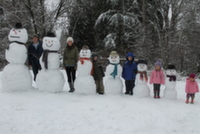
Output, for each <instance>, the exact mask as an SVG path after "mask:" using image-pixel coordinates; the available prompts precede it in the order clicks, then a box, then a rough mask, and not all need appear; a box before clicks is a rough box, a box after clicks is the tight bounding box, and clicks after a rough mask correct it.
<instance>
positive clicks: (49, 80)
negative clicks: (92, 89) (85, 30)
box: [36, 33, 65, 93]
mask: <svg viewBox="0 0 200 134" xmlns="http://www.w3.org/2000/svg"><path fill="white" fill-rule="evenodd" d="M42 47H43V49H44V52H43V54H42V56H41V58H40V64H41V67H42V70H41V71H40V72H39V73H38V76H37V78H36V85H37V87H38V89H39V90H40V91H44V92H52V93H53V92H59V91H62V90H63V86H64V83H65V81H64V76H63V74H62V73H61V72H60V71H59V66H60V60H59V54H58V50H59V49H60V42H59V40H58V39H57V38H56V37H55V35H54V33H47V35H46V36H45V37H44V38H43V44H42Z"/></svg>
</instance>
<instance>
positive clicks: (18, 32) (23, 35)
mask: <svg viewBox="0 0 200 134" xmlns="http://www.w3.org/2000/svg"><path fill="white" fill-rule="evenodd" d="M8 39H9V41H10V42H14V41H16V42H20V43H26V42H27V40H28V33H27V31H26V29H25V28H22V24H21V23H16V25H15V28H12V29H11V30H10V33H9V35H8Z"/></svg>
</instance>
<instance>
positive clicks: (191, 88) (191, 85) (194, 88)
mask: <svg viewBox="0 0 200 134" xmlns="http://www.w3.org/2000/svg"><path fill="white" fill-rule="evenodd" d="M185 92H186V93H192V94H193V93H196V92H199V86H198V83H197V82H196V81H194V82H192V81H190V80H189V79H187V80H186V86H185Z"/></svg>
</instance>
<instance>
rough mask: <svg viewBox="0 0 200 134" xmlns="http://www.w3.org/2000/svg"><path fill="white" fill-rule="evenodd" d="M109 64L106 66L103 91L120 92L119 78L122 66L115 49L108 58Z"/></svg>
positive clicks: (108, 92)
mask: <svg viewBox="0 0 200 134" xmlns="http://www.w3.org/2000/svg"><path fill="white" fill-rule="evenodd" d="M108 60H109V62H110V64H109V65H108V66H107V67H106V72H105V74H106V76H107V77H106V78H107V79H106V80H105V92H106V93H107V94H120V93H122V89H123V84H122V80H121V78H120V76H121V74H122V67H121V65H120V64H119V62H120V60H119V55H118V53H117V52H116V51H112V52H111V53H110V55H109V58H108Z"/></svg>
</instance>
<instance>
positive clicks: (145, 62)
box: [137, 60, 147, 65]
mask: <svg viewBox="0 0 200 134" xmlns="http://www.w3.org/2000/svg"><path fill="white" fill-rule="evenodd" d="M137 64H146V65H147V61H146V60H139V61H138V62H137Z"/></svg>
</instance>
